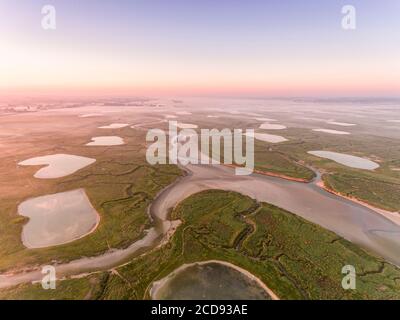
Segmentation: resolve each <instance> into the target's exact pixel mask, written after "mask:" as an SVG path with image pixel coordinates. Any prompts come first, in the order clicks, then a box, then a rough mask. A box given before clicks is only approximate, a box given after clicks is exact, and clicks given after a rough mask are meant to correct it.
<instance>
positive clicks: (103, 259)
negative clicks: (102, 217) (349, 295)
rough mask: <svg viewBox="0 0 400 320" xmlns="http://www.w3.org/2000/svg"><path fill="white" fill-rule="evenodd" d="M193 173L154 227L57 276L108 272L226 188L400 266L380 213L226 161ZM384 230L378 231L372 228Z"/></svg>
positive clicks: (175, 187) (156, 215) (4, 280)
mask: <svg viewBox="0 0 400 320" xmlns="http://www.w3.org/2000/svg"><path fill="white" fill-rule="evenodd" d="M185 168H186V169H187V170H190V171H189V172H190V174H189V175H187V176H185V177H183V178H181V179H180V180H178V181H177V182H176V183H173V184H172V185H170V186H169V187H167V188H165V189H164V190H163V191H162V192H160V193H159V194H158V195H157V196H156V197H155V199H154V201H153V202H152V204H151V206H150V208H149V213H150V215H151V217H152V218H153V220H154V223H155V227H152V228H150V229H149V231H148V232H147V233H146V235H145V236H144V237H143V238H142V239H140V240H138V241H136V242H134V243H132V244H131V245H130V246H129V247H127V248H126V249H118V250H112V251H108V252H106V253H104V254H102V255H99V256H95V257H89V258H81V259H78V260H74V261H71V262H69V263H65V264H60V265H58V266H57V275H58V276H64V275H71V274H80V273H84V272H90V271H96V270H104V269H109V268H112V267H115V266H117V265H120V264H121V263H124V262H127V261H129V260H130V259H132V257H134V256H137V255H138V254H140V253H143V252H145V251H147V250H149V249H150V248H153V247H154V246H156V245H158V244H159V243H160V241H161V240H162V239H163V236H164V237H165V235H166V233H167V232H168V231H170V230H171V228H174V225H176V223H175V222H171V221H169V220H167V217H168V213H169V211H170V208H173V207H175V206H176V204H177V203H179V202H180V201H182V200H184V199H185V198H187V197H189V196H190V195H192V194H195V193H197V192H199V191H203V190H208V189H222V190H230V191H236V192H239V193H242V194H244V195H247V196H250V197H252V198H254V199H256V200H258V201H264V202H269V203H271V204H274V205H276V206H279V207H281V208H283V209H286V210H288V211H291V212H293V213H295V214H297V215H299V216H301V217H303V218H305V219H306V220H308V221H311V222H314V223H316V224H319V225H320V226H322V227H324V228H326V229H328V230H331V231H333V232H335V233H336V234H338V235H340V236H342V237H344V238H346V239H347V240H349V241H352V242H353V243H355V244H358V245H360V246H361V247H364V248H366V249H368V250H369V251H370V252H374V253H376V254H378V255H380V256H381V257H383V258H385V259H387V260H388V261H390V262H392V263H394V264H396V265H400V255H399V249H398V244H399V243H400V226H399V225H397V224H395V223H393V222H392V221H390V220H389V219H387V218H385V217H384V216H382V215H380V214H378V213H377V212H375V211H373V210H371V209H369V208H367V207H364V206H362V205H360V204H357V203H355V202H352V201H350V200H347V199H344V198H341V197H338V196H336V195H333V194H330V193H328V192H326V191H324V190H322V189H321V188H319V187H318V186H317V185H315V184H313V183H311V184H305V183H299V182H294V181H288V180H284V179H280V178H275V177H269V176H264V175H258V174H253V175H251V176H236V175H235V174H234V170H233V169H232V168H227V167H224V166H221V165H188V166H186V167H185ZM374 230H379V233H377V232H373V231H374ZM42 276H43V275H42V274H41V273H40V270H35V271H31V272H26V273H20V274H15V275H0V288H1V287H7V286H11V285H16V284H19V283H24V282H31V281H34V280H39V279H41V278H42Z"/></svg>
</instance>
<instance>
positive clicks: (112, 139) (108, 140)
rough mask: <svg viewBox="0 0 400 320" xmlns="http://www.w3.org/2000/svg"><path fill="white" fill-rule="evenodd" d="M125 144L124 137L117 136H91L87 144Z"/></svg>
mask: <svg viewBox="0 0 400 320" xmlns="http://www.w3.org/2000/svg"><path fill="white" fill-rule="evenodd" d="M123 144H125V142H124V139H122V138H121V137H118V136H102V137H93V138H92V142H89V143H87V144H86V145H87V146H120V145H123Z"/></svg>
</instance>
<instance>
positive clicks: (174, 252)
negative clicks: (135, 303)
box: [0, 190, 400, 299]
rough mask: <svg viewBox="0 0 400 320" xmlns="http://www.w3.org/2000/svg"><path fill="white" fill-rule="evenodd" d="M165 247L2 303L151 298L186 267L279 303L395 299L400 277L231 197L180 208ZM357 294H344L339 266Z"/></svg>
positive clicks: (25, 288) (197, 199) (206, 198)
mask: <svg viewBox="0 0 400 320" xmlns="http://www.w3.org/2000/svg"><path fill="white" fill-rule="evenodd" d="M171 219H180V220H181V221H182V224H181V225H180V226H179V227H178V229H177V230H176V232H175V234H174V235H173V237H172V238H171V239H170V241H169V242H168V243H166V244H164V245H162V246H161V247H158V248H155V249H153V250H152V251H150V252H148V253H146V254H144V255H142V256H140V257H137V258H135V259H133V260H132V261H131V262H129V263H127V264H125V265H123V266H121V267H118V268H115V269H113V270H110V271H108V272H99V273H93V274H90V275H87V276H83V277H79V278H69V279H67V280H62V281H58V282H57V290H43V289H42V288H41V285H40V284H35V285H31V284H25V285H20V286H16V287H12V288H7V289H2V290H0V299H149V298H150V296H149V292H150V288H151V286H152V284H153V282H154V281H157V280H159V279H162V278H163V277H165V276H167V275H168V274H170V273H171V272H172V271H174V270H175V269H177V268H178V267H180V266H182V265H183V264H185V263H193V262H199V261H208V260H219V261H226V262H229V263H231V264H234V265H236V266H238V267H240V268H243V269H245V270H247V271H249V272H250V273H252V274H253V275H254V276H256V277H258V278H259V279H261V280H262V281H263V282H264V283H265V284H266V285H267V286H268V287H269V288H270V289H271V290H272V291H273V292H274V293H275V294H276V295H277V296H278V297H279V298H280V299H400V291H399V290H398V288H399V285H400V280H399V279H400V270H399V269H398V268H397V267H395V266H393V265H391V264H389V263H387V262H385V261H384V260H382V259H380V258H378V257H375V256H373V255H371V254H369V253H367V252H365V251H364V250H362V249H360V248H359V247H357V246H356V245H354V244H352V243H350V242H348V241H346V240H344V239H342V238H340V237H339V236H337V235H336V234H334V233H332V232H330V231H327V230H325V229H323V228H321V227H319V226H317V225H315V224H312V223H310V222H307V221H305V220H304V219H302V218H300V217H298V216H296V215H294V214H292V213H290V212H287V211H285V210H283V209H280V208H278V207H275V206H273V205H270V204H267V203H257V202H256V201H254V200H252V199H251V198H249V197H246V196H243V195H240V194H238V193H235V192H227V191H220V190H207V191H203V192H200V193H198V194H195V195H192V196H190V197H189V198H187V199H185V200H184V201H182V202H181V203H180V204H179V205H178V206H177V207H176V208H175V209H174V210H173V211H172V212H171ZM345 265H352V266H354V267H355V269H356V289H355V290H345V289H343V287H342V279H343V276H344V275H343V274H342V273H341V271H342V268H343V266H345Z"/></svg>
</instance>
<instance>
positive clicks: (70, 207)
mask: <svg viewBox="0 0 400 320" xmlns="http://www.w3.org/2000/svg"><path fill="white" fill-rule="evenodd" d="M18 213H19V214H20V215H22V216H25V217H28V218H29V221H28V223H27V224H25V225H24V227H23V230H22V242H23V244H24V245H25V246H26V247H27V248H43V247H49V246H55V245H59V244H63V243H67V242H71V241H73V240H76V239H79V238H81V237H83V236H85V235H86V234H88V233H90V232H91V231H92V230H94V229H95V227H96V226H97V224H98V222H99V215H98V214H97V212H96V210H95V209H94V208H93V207H92V205H91V203H90V201H89V199H88V197H87V196H86V193H85V191H84V190H83V189H77V190H73V191H67V192H61V193H56V194H51V195H46V196H41V197H37V198H32V199H29V200H26V201H24V202H22V203H21V204H20V205H19V206H18Z"/></svg>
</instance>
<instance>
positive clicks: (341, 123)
mask: <svg viewBox="0 0 400 320" xmlns="http://www.w3.org/2000/svg"><path fill="white" fill-rule="evenodd" d="M327 123H328V124H333V125H336V126H342V127H352V126H355V125H356V124H354V123H347V122H336V121H328V122H327Z"/></svg>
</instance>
